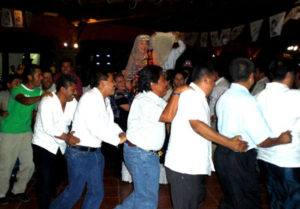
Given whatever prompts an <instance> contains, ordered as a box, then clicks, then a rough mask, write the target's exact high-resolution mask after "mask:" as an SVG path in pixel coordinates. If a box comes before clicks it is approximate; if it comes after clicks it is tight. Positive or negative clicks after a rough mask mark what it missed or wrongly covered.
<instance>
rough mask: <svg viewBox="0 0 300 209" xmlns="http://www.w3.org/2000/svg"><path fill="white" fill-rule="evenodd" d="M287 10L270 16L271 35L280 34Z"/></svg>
mask: <svg viewBox="0 0 300 209" xmlns="http://www.w3.org/2000/svg"><path fill="white" fill-rule="evenodd" d="M285 14H286V12H281V13H279V14H276V15H273V16H270V18H269V21H270V22H269V23H270V37H271V38H272V37H275V36H280V35H281V30H282V26H283V21H284V17H285Z"/></svg>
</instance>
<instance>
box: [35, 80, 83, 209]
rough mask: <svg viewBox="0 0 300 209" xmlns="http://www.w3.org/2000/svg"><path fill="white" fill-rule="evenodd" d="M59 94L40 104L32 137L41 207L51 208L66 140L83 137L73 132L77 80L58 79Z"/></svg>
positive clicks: (72, 141) (43, 100) (38, 196)
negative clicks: (71, 130) (74, 134)
mask: <svg viewBox="0 0 300 209" xmlns="http://www.w3.org/2000/svg"><path fill="white" fill-rule="evenodd" d="M56 83H57V93H56V94H53V96H47V97H44V98H43V99H42V100H41V102H40V105H39V108H38V113H37V116H36V122H35V126H34V134H33V139H32V144H33V152H34V162H35V167H36V171H37V185H36V186H37V188H36V189H37V190H36V191H37V199H38V206H39V209H48V208H49V205H50V199H51V195H52V193H54V190H55V186H58V185H57V184H56V183H59V182H55V180H56V179H58V177H59V176H61V175H62V173H61V172H62V170H58V169H56V168H57V167H59V165H60V163H61V162H60V161H63V159H62V155H63V154H64V153H65V150H66V142H67V143H68V144H75V143H77V142H79V139H78V138H76V137H74V136H73V133H69V129H68V126H69V125H70V124H71V122H72V120H73V116H74V113H75V110H76V107H77V100H76V99H74V98H75V96H76V80H75V78H73V77H72V76H71V75H63V76H61V77H60V78H59V79H58V80H57V82H56Z"/></svg>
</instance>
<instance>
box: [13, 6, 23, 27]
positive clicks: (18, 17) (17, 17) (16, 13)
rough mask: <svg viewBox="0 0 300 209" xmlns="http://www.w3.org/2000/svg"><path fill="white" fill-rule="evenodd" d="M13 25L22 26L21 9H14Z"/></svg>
mask: <svg viewBox="0 0 300 209" xmlns="http://www.w3.org/2000/svg"><path fill="white" fill-rule="evenodd" d="M14 19H15V27H17V28H23V12H22V11H21V10H14Z"/></svg>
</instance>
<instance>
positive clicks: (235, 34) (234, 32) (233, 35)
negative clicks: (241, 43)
mask: <svg viewBox="0 0 300 209" xmlns="http://www.w3.org/2000/svg"><path fill="white" fill-rule="evenodd" d="M244 27H245V24H244V25H239V26H236V27H234V28H233V29H232V31H231V34H230V40H231V41H234V40H235V39H237V37H239V35H241V33H242V32H243V30H244Z"/></svg>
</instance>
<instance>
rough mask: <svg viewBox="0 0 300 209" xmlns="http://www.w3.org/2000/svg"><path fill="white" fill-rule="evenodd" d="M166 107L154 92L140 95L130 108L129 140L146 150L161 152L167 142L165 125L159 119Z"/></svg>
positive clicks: (163, 101)
mask: <svg viewBox="0 0 300 209" xmlns="http://www.w3.org/2000/svg"><path fill="white" fill-rule="evenodd" d="M166 105H167V103H166V101H165V100H163V99H162V98H161V97H159V96H158V95H156V94H155V93H153V92H152V91H148V92H145V91H143V92H141V93H139V94H138V95H137V96H136V97H135V98H134V100H133V102H132V105H131V108H130V112H129V116H128V129H127V132H126V135H127V139H128V140H129V141H130V142H131V143H133V144H135V145H136V146H138V147H139V148H142V149H144V150H160V149H161V148H162V146H163V144H164V140H165V123H163V122H160V121H159V118H160V116H161V114H162V112H163V110H164V109H165V107H166Z"/></svg>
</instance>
